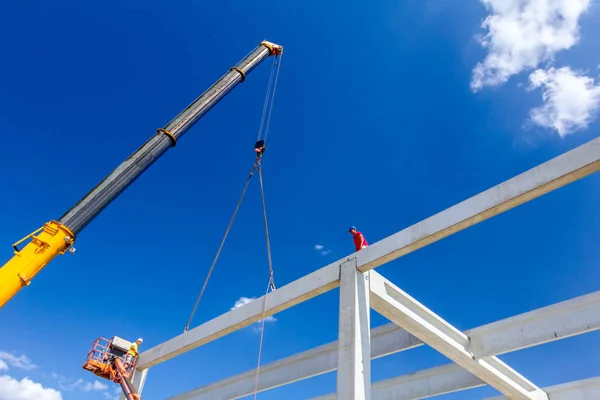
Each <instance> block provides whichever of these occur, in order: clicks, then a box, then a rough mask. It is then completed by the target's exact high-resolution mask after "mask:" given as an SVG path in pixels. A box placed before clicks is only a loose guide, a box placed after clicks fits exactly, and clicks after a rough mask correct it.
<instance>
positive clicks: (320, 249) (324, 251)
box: [315, 244, 331, 256]
mask: <svg viewBox="0 0 600 400" xmlns="http://www.w3.org/2000/svg"><path fill="white" fill-rule="evenodd" d="M315 250H316V251H318V252H319V253H321V255H322V256H326V255H327V254H329V253H331V250H329V249H325V246H323V245H320V244H315Z"/></svg>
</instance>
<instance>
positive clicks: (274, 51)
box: [260, 40, 283, 57]
mask: <svg viewBox="0 0 600 400" xmlns="http://www.w3.org/2000/svg"><path fill="white" fill-rule="evenodd" d="M260 44H261V45H263V46H265V47H266V48H268V49H269V50H270V51H271V55H272V56H275V57H277V56H280V55H281V54H282V53H283V46H280V45H278V44H275V43H273V42H269V41H268V40H263V41H262V42H261V43H260Z"/></svg>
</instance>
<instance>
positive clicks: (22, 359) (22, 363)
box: [0, 351, 37, 371]
mask: <svg viewBox="0 0 600 400" xmlns="http://www.w3.org/2000/svg"><path fill="white" fill-rule="evenodd" d="M0 361H2V363H3V364H4V365H5V366H6V369H8V367H13V368H18V369H24V370H27V371H29V370H32V369H35V368H37V365H35V364H34V363H32V362H31V360H30V359H29V358H28V357H27V356H26V355H24V354H23V355H20V356H18V357H17V356H15V355H13V354H10V353H7V352H6V351H0ZM0 369H2V368H0Z"/></svg>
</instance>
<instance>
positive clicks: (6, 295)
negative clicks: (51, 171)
mask: <svg viewBox="0 0 600 400" xmlns="http://www.w3.org/2000/svg"><path fill="white" fill-rule="evenodd" d="M282 51H283V48H282V47H281V46H279V45H276V44H273V43H270V42H267V41H263V42H262V43H261V44H260V45H259V46H258V47H256V49H254V50H253V51H252V52H251V53H250V54H249V55H248V56H247V57H245V58H244V59H243V60H242V61H240V62H239V63H238V64H237V65H236V66H234V67H231V68H230V70H229V72H227V73H226V74H225V75H223V76H222V77H221V78H220V79H219V80H218V81H217V82H216V83H214V84H213V85H212V86H211V87H210V88H209V89H208V90H206V91H205V92H204V93H203V94H202V95H201V96H200V97H198V98H197V99H196V100H194V102H192V103H191V104H190V105H189V106H188V107H186V108H185V109H184V110H183V111H182V112H181V113H179V115H177V116H176V117H175V118H174V119H173V120H172V121H171V122H169V123H168V124H167V125H166V126H164V127H163V128H159V129H157V132H156V134H155V135H153V136H152V137H151V138H150V140H148V141H147V142H146V143H144V144H143V145H142V146H141V147H140V148H139V149H138V150H137V151H136V152H135V153H133V154H132V155H131V156H130V157H129V158H127V159H126V160H125V161H124V162H123V163H121V165H119V166H118V167H117V168H115V170H113V172H111V173H110V174H109V175H108V176H107V177H106V178H104V180H102V182H100V184H98V185H97V186H96V187H95V188H93V189H92V190H91V191H90V192H89V193H88V194H87V195H85V196H84V197H83V198H82V199H81V200H80V201H79V202H78V203H77V204H76V205H75V206H74V207H73V208H71V209H70V210H69V211H67V212H66V213H65V214H64V215H63V216H62V217H61V218H60V219H59V220H58V221H50V222H48V223H46V224H45V225H44V227H43V228H40V229H39V230H38V231H36V232H34V233H33V234H31V235H29V236H27V237H26V238H25V239H23V240H22V241H20V242H19V243H21V242H23V241H25V240H27V239H31V240H30V241H29V243H28V244H27V245H25V247H23V249H21V250H19V249H18V247H17V246H16V245H15V246H13V247H14V248H15V253H14V256H13V258H12V259H10V260H9V261H8V262H7V263H6V264H5V265H4V266H3V267H2V268H0V308H1V307H3V306H4V304H6V303H7V302H8V301H9V300H10V299H11V298H12V297H13V296H15V295H16V294H17V293H18V292H19V291H20V290H21V288H23V287H24V286H28V285H29V284H30V281H31V279H33V277H34V276H35V275H36V274H37V273H39V272H40V271H41V270H42V269H43V268H44V267H45V266H46V265H47V264H48V263H49V262H50V261H51V260H52V259H53V258H54V257H56V256H57V255H61V254H64V253H65V251H67V250H68V249H69V248H70V247H71V245H72V244H73V242H74V241H75V238H76V236H77V235H78V234H79V233H80V232H81V231H82V230H83V229H84V228H85V227H86V226H87V225H88V224H89V223H90V222H91V221H92V220H93V219H94V218H95V217H96V216H97V215H98V214H100V212H102V210H104V209H105V208H106V207H107V206H108V205H109V204H110V203H111V202H112V201H113V200H114V199H116V198H117V197H118V196H119V195H120V194H121V193H122V192H123V191H124V190H125V189H127V187H128V186H129V185H131V184H132V183H133V182H134V181H135V180H136V179H137V178H138V177H139V176H140V175H141V174H142V173H143V172H144V171H146V170H147V169H148V168H149V167H150V166H151V165H152V164H153V163H154V162H155V161H156V160H157V159H158V158H159V157H160V156H162V155H163V154H164V153H165V152H166V151H167V150H168V149H169V148H171V147H173V146H175V144H176V143H177V142H178V140H179V139H180V138H181V137H182V136H183V135H184V134H185V133H186V132H187V131H188V130H189V129H190V128H191V127H192V126H193V125H194V124H195V123H196V122H197V121H198V120H199V119H200V118H202V117H203V116H204V115H205V114H206V113H207V112H208V111H210V110H211V109H212V108H213V107H214V106H215V105H216V104H217V103H218V102H219V101H220V100H221V99H222V98H223V97H225V96H226V95H227V94H228V93H229V92H230V91H231V90H232V89H233V88H235V87H236V86H237V85H238V84H239V83H240V82H243V81H244V80H245V79H246V76H247V75H248V74H249V73H250V72H251V71H252V70H253V69H254V68H255V67H256V66H257V65H258V64H260V63H261V62H262V61H263V60H265V59H267V58H269V57H270V56H271V55H274V56H278V55H280V54H281V52H282ZM36 234H37V236H36Z"/></svg>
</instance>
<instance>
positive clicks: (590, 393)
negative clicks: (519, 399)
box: [310, 364, 600, 400]
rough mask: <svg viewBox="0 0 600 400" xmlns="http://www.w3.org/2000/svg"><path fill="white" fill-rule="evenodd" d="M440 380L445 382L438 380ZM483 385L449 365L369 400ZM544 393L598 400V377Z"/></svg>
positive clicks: (389, 384) (385, 385)
mask: <svg viewBox="0 0 600 400" xmlns="http://www.w3.org/2000/svg"><path fill="white" fill-rule="evenodd" d="M442 376H444V377H445V378H446V379H444V380H442V379H440V377H442ZM428 385H429V386H428ZM484 385H485V383H483V382H482V381H481V380H479V379H477V378H476V377H475V376H473V375H472V374H470V373H468V372H467V371H465V370H464V369H462V368H461V367H460V366H458V365H456V364H448V365H444V366H441V367H437V368H431V369H428V370H426V371H419V372H416V373H414V374H409V375H403V376H400V377H397V378H391V379H386V380H384V381H379V382H376V383H374V384H373V387H372V393H371V398H372V400H420V399H426V398H430V397H434V396H438V395H440V394H445V393H453V392H457V391H461V390H465V389H472V388H476V387H481V386H484ZM544 391H545V392H546V393H547V394H548V398H549V400H598V399H600V377H597V378H590V379H583V380H580V381H575V382H569V383H564V384H561V385H556V386H550V387H547V388H544ZM336 399H337V397H336V396H335V394H329V395H326V396H319V397H315V398H312V399H310V400H336ZM486 400H507V397H505V396H497V397H491V398H487V399H486Z"/></svg>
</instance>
